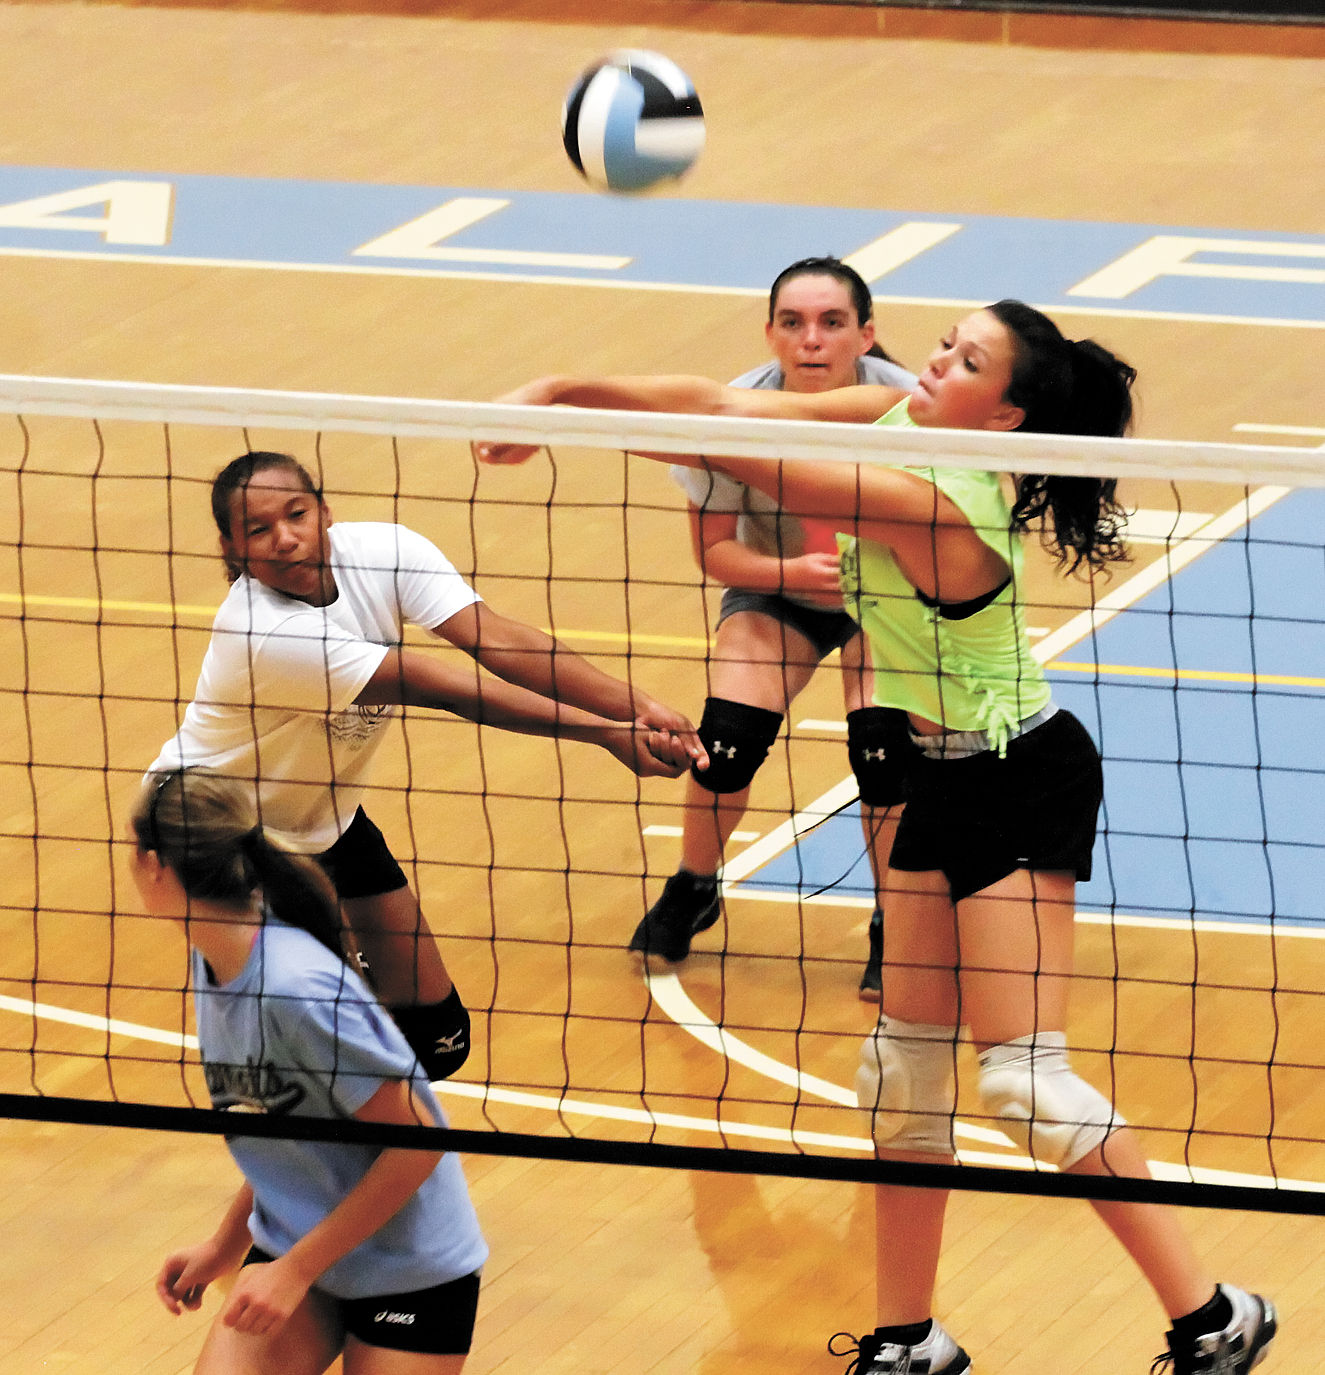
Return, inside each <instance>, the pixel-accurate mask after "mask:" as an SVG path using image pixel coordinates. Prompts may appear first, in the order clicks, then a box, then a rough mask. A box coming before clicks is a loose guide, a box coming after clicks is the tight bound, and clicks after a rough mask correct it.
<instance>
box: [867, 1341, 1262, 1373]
mask: <svg viewBox="0 0 1325 1375" xmlns="http://www.w3.org/2000/svg"><path fill="white" fill-rule="evenodd" d="M1196 1354H1197V1355H1200V1356H1206V1357H1212V1358H1213V1363H1212V1364H1210V1365H1208V1366H1202V1367H1201V1371H1200V1375H1238V1355H1237V1352H1235V1351H1231V1350H1230V1349H1229V1347H1228V1344H1227V1342H1220V1343H1219V1345H1218V1347H1216V1348H1215V1349H1213V1350H1210V1351H1202V1352H1198V1353H1196ZM1187 1369H1188V1370H1189V1371H1190V1372H1192V1375H1196V1363H1195V1358H1193V1361H1192V1364H1191V1365H1189V1366H1188V1367H1187ZM1166 1370H1169V1371H1172V1372H1174V1375H1181V1372H1179V1371H1178V1363H1177V1361H1176V1360H1175V1359H1174V1356H1173V1353H1172V1352H1171V1351H1166V1352H1164V1354H1163V1355H1162V1356H1156V1357H1155V1359H1154V1360H1153V1361H1152V1362H1151V1365H1150V1375H1164V1371H1166ZM848 1375H850V1372H848Z"/></svg>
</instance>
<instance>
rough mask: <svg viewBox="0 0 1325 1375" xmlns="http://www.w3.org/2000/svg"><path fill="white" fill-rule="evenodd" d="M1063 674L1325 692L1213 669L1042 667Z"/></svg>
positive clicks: (1278, 677) (1289, 679)
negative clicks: (1241, 684)
mask: <svg viewBox="0 0 1325 1375" xmlns="http://www.w3.org/2000/svg"><path fill="white" fill-rule="evenodd" d="M1045 668H1046V669H1047V670H1049V671H1051V672H1052V671H1055V670H1056V671H1058V672H1062V673H1097V674H1099V675H1100V677H1102V678H1107V677H1112V678H1164V679H1167V680H1169V681H1173V680H1174V679H1178V680H1180V681H1183V682H1193V683H1245V684H1248V685H1250V686H1251V687H1302V688H1325V678H1301V677H1296V676H1293V675H1290V674H1286V673H1226V672H1224V671H1222V670H1220V669H1213V668H1143V667H1141V666H1139V665H1136V664H1078V663H1070V662H1067V661H1066V660H1062V659H1054V660H1052V661H1051V662H1049V663H1047V664H1046V665H1045Z"/></svg>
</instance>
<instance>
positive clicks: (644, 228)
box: [0, 166, 1325, 328]
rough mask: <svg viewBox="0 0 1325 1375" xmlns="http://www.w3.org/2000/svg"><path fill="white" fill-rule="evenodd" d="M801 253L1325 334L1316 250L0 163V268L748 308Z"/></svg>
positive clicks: (917, 286)
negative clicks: (671, 298) (104, 265)
mask: <svg viewBox="0 0 1325 1375" xmlns="http://www.w3.org/2000/svg"><path fill="white" fill-rule="evenodd" d="M568 175H569V174H568ZM816 253H835V254H837V255H839V256H842V257H848V256H849V257H850V258H851V259H852V261H853V263H855V265H856V266H857V267H858V268H859V270H860V271H861V273H862V275H863V276H865V277H866V278H867V279H868V280H869V281H870V282H871V284H872V285H873V287H874V292H875V296H876V299H878V300H880V301H887V300H894V301H914V302H930V303H935V304H940V303H943V304H951V303H963V302H965V303H983V302H985V301H991V300H998V299H1000V298H1001V297H1004V296H1016V297H1020V298H1021V299H1023V300H1027V301H1032V302H1034V303H1036V304H1038V305H1040V306H1042V307H1044V308H1046V309H1050V310H1054V309H1058V310H1075V311H1083V310H1085V311H1090V310H1095V309H1104V310H1111V311H1120V312H1122V313H1124V314H1127V315H1138V316H1162V317H1169V316H1177V317H1180V318H1197V319H1216V320H1227V321H1235V322H1253V321H1257V322H1260V323H1269V324H1275V325H1286V326H1292V327H1304V326H1305V327H1307V328H1312V327H1316V326H1321V325H1325V270H1322V269H1323V268H1325V235H1302V234H1284V233H1275V232H1270V231H1265V230H1256V231H1249V230H1240V229H1238V228H1236V227H1232V226H1224V227H1217V228H1210V227H1206V228H1193V227H1191V226H1173V225H1155V224H1126V223H1115V222H1099V221H1087V220H1042V219H1030V218H1021V217H1016V216H991V215H977V214H944V215H937V214H934V213H933V212H930V211H925V210H924V209H917V208H914V207H904V206H886V205H880V206H877V207H874V208H868V209H860V208H835V207H831V206H802V205H773V204H755V203H749V202H739V201H702V200H690V199H687V198H685V197H683V196H680V195H659V196H642V197H641V196H611V195H596V194H593V193H590V192H587V191H575V192H564V193H563V192H542V191H539V192H535V191H512V190H507V189H492V188H477V187H454V186H453V187H441V186H408V185H397V186H391V185H376V184H365V183H357V182H356V183H351V182H322V181H295V180H277V179H262V178H252V177H215V176H198V175H183V174H181V175H164V174H161V173H153V172H149V173H141V174H134V173H125V172H111V171H105V170H94V169H86V168H83V169H80V168H60V167H18V166H0V256H3V255H22V256H33V257H75V258H80V259H95V260H97V261H102V262H116V261H118V262H133V263H152V264H158V265H161V266H163V267H165V266H169V265H171V264H174V265H177V266H178V265H184V264H188V265H192V266H206V267H216V268H250V269H251V268H263V269H275V270H283V271H315V272H325V273H337V272H341V273H374V272H376V273H391V274H402V275H407V276H412V277H421V278H427V277H456V276H471V275H474V276H482V277H483V278H485V279H489V280H492V279H496V280H512V281H521V282H540V281H542V282H551V281H556V282H573V283H576V284H581V285H584V286H597V287H626V288H634V289H640V288H646V287H647V288H651V289H664V290H676V291H720V292H734V293H737V294H745V295H754V296H760V295H762V294H763V293H764V292H765V291H766V290H767V289H768V283H769V282H770V281H771V280H772V279H773V277H774V275H775V274H776V273H777V272H778V271H780V270H781V269H782V268H783V267H784V266H785V265H786V264H787V263H788V262H790V261H793V260H794V259H796V258H800V257H804V256H806V255H807V254H816Z"/></svg>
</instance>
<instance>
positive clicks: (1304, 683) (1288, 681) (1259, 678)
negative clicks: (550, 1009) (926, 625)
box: [0, 592, 1325, 688]
mask: <svg viewBox="0 0 1325 1375" xmlns="http://www.w3.org/2000/svg"><path fill="white" fill-rule="evenodd" d="M0 603H4V604H8V605H11V606H22V607H24V608H25V609H26V608H27V607H30V606H31V607H40V606H45V607H52V608H54V607H62V608H65V609H67V610H71V611H96V612H97V613H98V614H100V613H101V612H105V611H124V612H132V613H137V614H139V615H144V616H165V617H168V618H169V617H175V616H204V617H206V618H207V619H208V620H211V619H212V618H213V617H214V616H215V615H216V612H217V610H218V608H217V607H215V606H191V605H188V604H187V603H183V602H179V603H173V604H172V603H170V602H125V601H112V600H109V599H105V598H103V599H101V600H98V599H97V598H96V597H48V596H38V595H35V594H33V593H28V594H26V595H20V594H19V593H17V592H0ZM544 629H545V630H546V629H547V627H544ZM548 633H549V634H551V633H552V632H551V631H548ZM556 634H557V636H558V638H560V639H563V640H582V641H583V640H596V641H599V642H600V643H603V644H613V645H646V646H655V647H659V648H665V649H696V650H703V649H707V648H708V646H709V642H708V641H707V640H705V639H701V638H699V637H698V636H694V635H644V634H639V633H635V634H627V633H626V632H624V631H616V630H558V631H557V632H556ZM1045 667H1046V668H1047V669H1049V670H1050V671H1053V672H1059V673H1092V674H1099V675H1100V676H1101V677H1105V678H1164V679H1168V680H1173V679H1178V680H1180V681H1183V682H1195V683H1244V684H1247V685H1249V686H1252V687H1301V688H1325V678H1305V677H1297V676H1292V675H1288V674H1282V673H1226V672H1223V671H1222V670H1219V669H1205V668H1149V667H1143V666H1141V665H1139V664H1092V663H1074V662H1071V661H1069V660H1064V659H1054V660H1052V661H1050V662H1049V663H1048V664H1046V665H1045Z"/></svg>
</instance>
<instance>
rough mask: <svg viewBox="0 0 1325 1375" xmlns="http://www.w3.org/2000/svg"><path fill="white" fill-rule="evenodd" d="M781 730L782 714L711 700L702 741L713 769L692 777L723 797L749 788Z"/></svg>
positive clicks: (701, 731)
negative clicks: (725, 794) (724, 794)
mask: <svg viewBox="0 0 1325 1375" xmlns="http://www.w3.org/2000/svg"><path fill="white" fill-rule="evenodd" d="M781 729H782V713H781V712H777V711H768V710H767V709H766V708H764V707H750V706H746V704H745V703H744V702H733V701H731V700H730V699H729V698H726V697H710V698H708V700H707V701H706V702H705V703H704V714H703V716H701V717H700V720H699V738H700V740H702V741H703V743H704V748H705V749H706V750H707V751H708V756H709V766H708V768H707V769H694V770H692V771H691V774H692V777H693V778H694V780H695V782H696V783H698V784H699V785H700V787H701V788H706V789H707V790H708V791H709V792H711V793H717V794H719V795H721V794H723V793H738V792H740V791H741V790H742V789H743V788H748V787H749V786H750V783H751V781H752V780H753V779H754V776H755V774H756V773H758V771H759V766H760V765H761V764H762V763H763V762H764V760H765V759H767V758H768V751H769V750H770V749H771V748H772V746H773V741H774V740H776V739H777V736H778V731H780V730H781Z"/></svg>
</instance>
